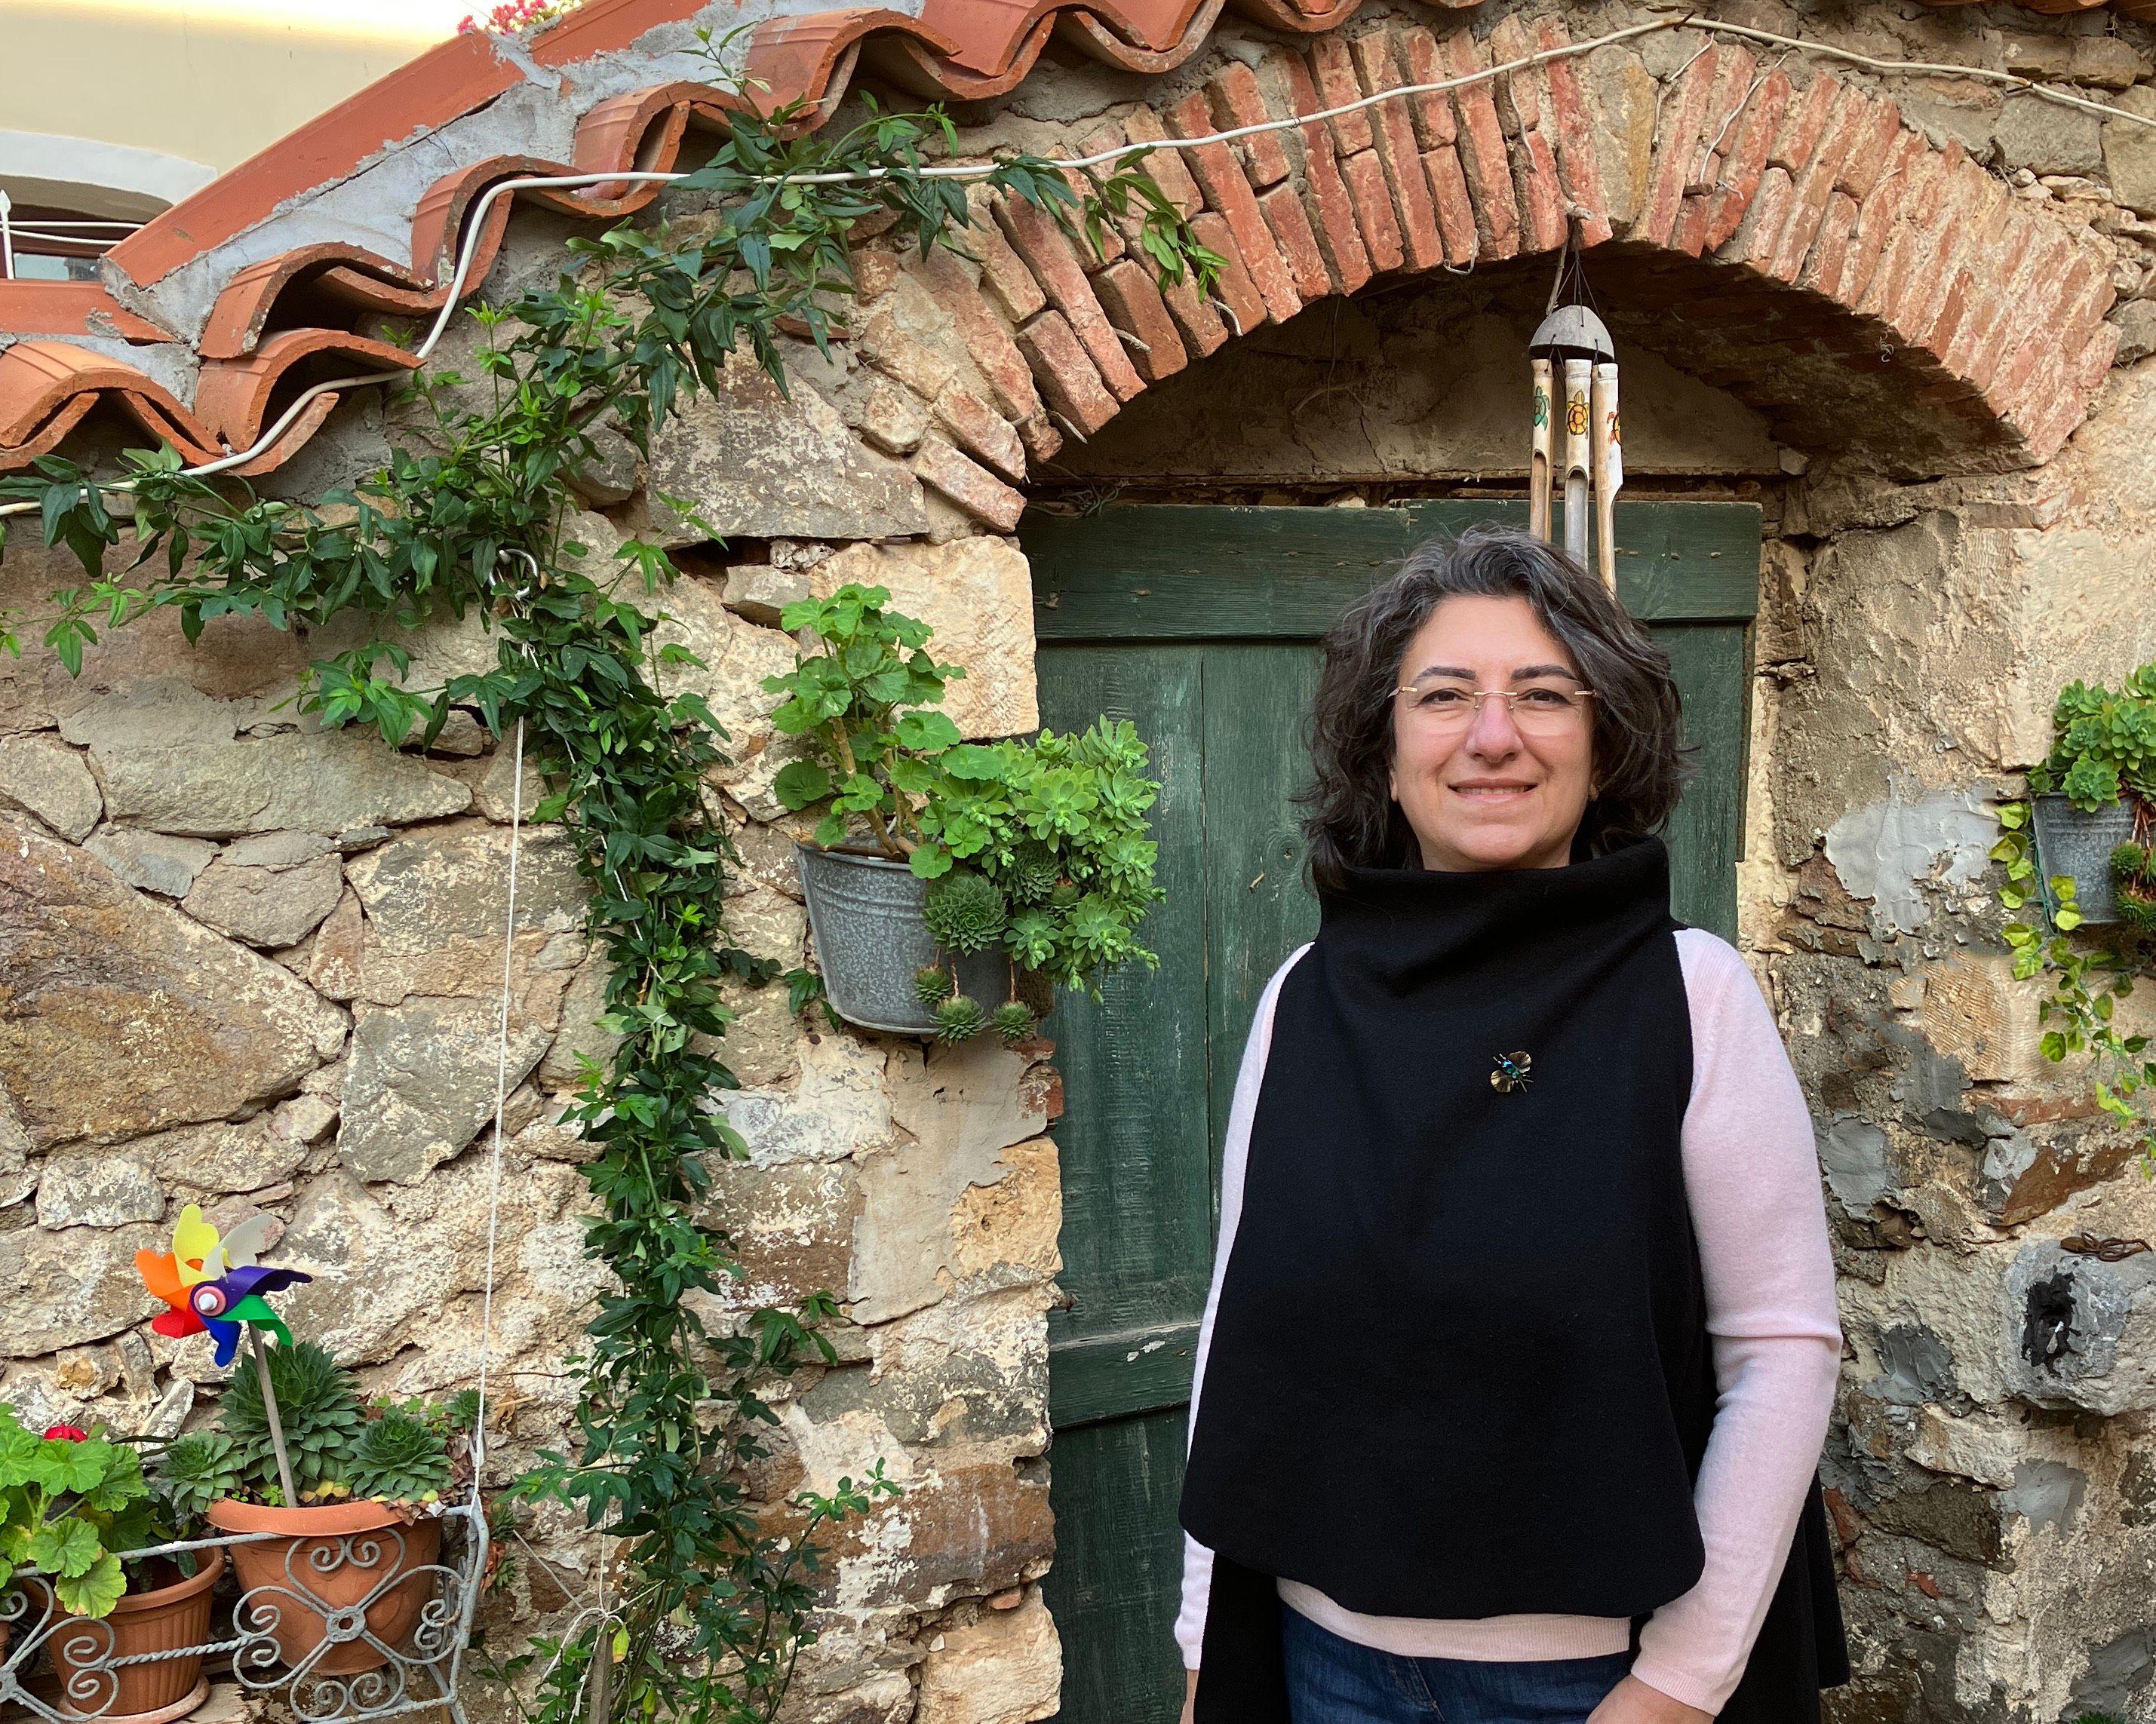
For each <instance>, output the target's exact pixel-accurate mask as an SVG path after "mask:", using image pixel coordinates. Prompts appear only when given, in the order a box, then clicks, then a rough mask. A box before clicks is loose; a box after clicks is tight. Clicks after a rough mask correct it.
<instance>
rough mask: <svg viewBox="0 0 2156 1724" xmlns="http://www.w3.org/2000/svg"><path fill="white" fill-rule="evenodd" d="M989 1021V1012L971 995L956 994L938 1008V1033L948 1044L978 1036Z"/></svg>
mask: <svg viewBox="0 0 2156 1724" xmlns="http://www.w3.org/2000/svg"><path fill="white" fill-rule="evenodd" d="M987 1025H988V1012H987V1011H986V1009H985V1008H983V1006H982V1004H981V1003H980V1002H979V1001H978V1000H977V999H975V998H973V995H971V994H969V993H954V994H952V996H951V998H948V999H947V1000H946V1001H944V1002H943V1003H942V1005H940V1006H938V1007H937V1008H936V1033H937V1035H939V1036H941V1037H942V1039H944V1040H945V1041H947V1042H962V1041H964V1040H966V1039H968V1038H969V1037H972V1036H977V1035H978V1034H980V1033H981V1031H982V1030H983V1029H985V1028H986V1027H987Z"/></svg>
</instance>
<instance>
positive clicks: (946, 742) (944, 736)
mask: <svg viewBox="0 0 2156 1724" xmlns="http://www.w3.org/2000/svg"><path fill="white" fill-rule="evenodd" d="M897 731H898V746H899V747H901V748H911V749H916V750H918V751H919V752H922V753H927V752H932V751H933V750H936V749H939V748H949V747H952V745H953V744H955V743H956V742H957V741H958V740H959V731H958V726H957V725H956V724H954V723H952V721H951V717H950V715H949V714H947V713H942V712H906V713H901V714H900V715H899V720H898V725H897ZM961 776H962V775H961Z"/></svg>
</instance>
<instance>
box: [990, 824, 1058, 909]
mask: <svg viewBox="0 0 2156 1724" xmlns="http://www.w3.org/2000/svg"><path fill="white" fill-rule="evenodd" d="M1062 875H1063V870H1062V866H1061V865H1060V863H1059V861H1058V860H1057V859H1056V854H1055V849H1054V847H1053V846H1051V845H1049V844H1043V843H1042V842H1041V841H1040V840H1039V839H1037V838H1029V839H1026V840H1025V841H1024V843H1023V844H1019V846H1018V847H1017V848H1016V849H1014V850H1013V851H1012V852H1011V860H1010V866H1009V868H1007V869H1005V870H1004V880H1005V882H1006V883H1007V884H1008V885H1009V887H1010V895H1011V901H1012V902H1013V903H1014V904H1019V905H1025V906H1029V905H1034V904H1039V903H1041V902H1042V901H1043V900H1045V899H1046V898H1047V896H1048V895H1049V894H1050V892H1052V891H1054V890H1055V882H1056V881H1057V880H1060V879H1061V878H1062Z"/></svg>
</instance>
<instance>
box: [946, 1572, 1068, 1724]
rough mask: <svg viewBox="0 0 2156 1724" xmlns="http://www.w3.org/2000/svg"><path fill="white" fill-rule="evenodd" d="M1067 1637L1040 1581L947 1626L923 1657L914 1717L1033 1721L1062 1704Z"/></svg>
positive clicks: (949, 1721) (976, 1723) (1003, 1723)
mask: <svg viewBox="0 0 2156 1724" xmlns="http://www.w3.org/2000/svg"><path fill="white" fill-rule="evenodd" d="M1062 1686H1063V1643H1062V1641H1061V1640H1060V1639H1059V1638H1057V1635H1056V1632H1055V1621H1054V1619H1052V1618H1050V1615H1049V1614H1048V1606H1047V1604H1046V1603H1044V1602H1043V1600H1042V1598H1041V1596H1040V1591H1039V1588H1037V1587H1036V1588H1029V1589H1028V1591H1027V1592H1026V1594H1025V1596H1024V1598H1022V1599H1020V1600H1019V1603H1018V1605H1017V1607H1016V1608H1015V1609H1009V1610H984V1611H983V1612H982V1613H981V1614H980V1615H979V1616H978V1619H975V1620H974V1621H973V1622H969V1623H966V1624H962V1625H954V1626H951V1627H947V1628H945V1629H943V1630H942V1632H941V1633H940V1634H937V1636H936V1638H935V1639H933V1640H932V1641H931V1642H930V1643H929V1650H928V1656H927V1657H926V1658H924V1659H923V1660H921V1702H920V1706H919V1708H918V1710H916V1711H915V1713H914V1715H913V1716H914V1724H1029V1721H1031V1720H1033V1719H1036V1718H1047V1717H1052V1716H1055V1711H1056V1708H1057V1707H1058V1706H1060V1704H1061V1691H1062Z"/></svg>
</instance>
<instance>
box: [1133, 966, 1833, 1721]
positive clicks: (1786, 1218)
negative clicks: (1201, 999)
mask: <svg viewBox="0 0 2156 1724" xmlns="http://www.w3.org/2000/svg"><path fill="white" fill-rule="evenodd" d="M1676 942H1677V954H1678V959H1679V962H1680V964H1681V967H1682V970H1683V972H1684V983H1685V993H1686V1000H1687V1003H1688V1004H1689V1006H1690V1008H1691V1036H1692V1083H1691V1096H1690V1098H1689V1100H1688V1101H1687V1103H1686V1109H1685V1116H1684V1129H1683V1136H1682V1152H1683V1158H1684V1180H1685V1194H1686V1198H1687V1200H1688V1201H1689V1203H1690V1204H1691V1216H1692V1228H1693V1231H1694V1233H1695V1234H1696V1235H1697V1239H1698V1240H1699V1255H1700V1265H1701V1268H1702V1272H1703V1274H1704V1276H1705V1280H1706V1290H1707V1331H1708V1335H1709V1337H1710V1342H1711V1346H1712V1356H1713V1362H1714V1374H1715V1383H1716V1388H1717V1396H1716V1401H1715V1417H1714V1428H1713V1430H1712V1434H1710V1436H1709V1437H1708V1439H1707V1453H1706V1455H1705V1457H1704V1459H1703V1460H1702V1462H1701V1464H1700V1469H1699V1475H1698V1478H1697V1482H1696V1484H1695V1485H1694V1489H1693V1506H1694V1509H1695V1511H1696V1512H1697V1515H1698V1516H1699V1527H1700V1534H1701V1537H1702V1541H1703V1542H1704V1543H1705V1545H1706V1547H1707V1565H1706V1568H1705V1569H1704V1571H1703V1572H1702V1574H1701V1576H1700V1578H1699V1580H1698V1582H1697V1584H1695V1585H1694V1586H1693V1587H1692V1588H1691V1590H1690V1591H1689V1592H1686V1593H1682V1594H1681V1595H1680V1596H1679V1597H1677V1598H1672V1599H1671V1600H1670V1602H1669V1603H1666V1604H1664V1605H1663V1606H1662V1607H1661V1609H1658V1610H1656V1611H1655V1613H1654V1614H1652V1615H1651V1616H1650V1618H1649V1619H1648V1620H1647V1622H1646V1624H1645V1626H1644V1627H1643V1628H1642V1629H1640V1652H1639V1656H1638V1657H1637V1658H1636V1659H1635V1660H1633V1664H1632V1674H1633V1675H1635V1676H1636V1677H1638V1678H1639V1679H1640V1680H1641V1681H1643V1682H1645V1683H1648V1684H1649V1685H1650V1686H1653V1687H1655V1688H1657V1689H1660V1690H1661V1691H1662V1692H1663V1693H1665V1694H1667V1695H1670V1696H1672V1697H1673V1698H1675V1699H1676V1700H1679V1701H1683V1702H1684V1703H1685V1704H1686V1705H1687V1706H1697V1707H1698V1708H1700V1710H1702V1711H1705V1712H1708V1713H1714V1712H1717V1711H1720V1710H1721V1708H1722V1703H1723V1702H1724V1701H1727V1699H1728V1698H1729V1696H1730V1693H1731V1691H1732V1690H1733V1689H1734V1688H1735V1687H1736V1686H1737V1682H1738V1678H1739V1677H1740V1676H1742V1675H1743V1673H1744V1661H1745V1659H1746V1658H1747V1656H1748V1655H1749V1654H1750V1652H1751V1650H1752V1642H1753V1639H1754V1637H1756V1636H1757V1634H1758V1632H1759V1624H1760V1621H1761V1619H1763V1617H1764V1616H1765V1615H1766V1613H1767V1604H1768V1599H1769V1598H1771V1597H1772V1595H1773V1593H1774V1583H1775V1582H1776V1580H1777V1579H1779V1577H1780V1574H1781V1571H1782V1566H1783V1563H1784V1561H1785V1559H1786V1558H1787V1556H1788V1553H1789V1542H1790V1539H1791V1538H1792V1537H1794V1534H1795V1532H1796V1525H1797V1516H1798V1513H1799V1511H1800V1510H1801V1509H1802V1507H1803V1506H1804V1492H1805V1491H1807V1490H1809V1488H1810V1486H1811V1482H1812V1476H1813V1470H1814V1469H1815V1467H1816V1466H1817V1465H1818V1463H1819V1456H1820V1446H1821V1444H1823V1443H1824V1442H1825V1438H1826V1427H1827V1419H1828V1415H1829V1414H1830V1411H1831V1410H1832V1407H1833V1402H1834V1389H1835V1378H1836V1377H1837V1375H1838V1374H1839V1373H1840V1360H1841V1326H1840V1321H1839V1319H1838V1317H1837V1316H1836V1312H1835V1297H1834V1263H1833V1259H1832V1256H1831V1255H1830V1251H1829V1248H1828V1244H1827V1232H1826V1211H1825V1202H1824V1200H1823V1198H1821V1195H1820V1177H1819V1162H1818V1158H1817V1157H1818V1152H1817V1147H1816V1146H1815V1143H1814V1142H1813V1138H1812V1125H1811V1116H1810V1115H1809V1112H1808V1111H1806V1108H1805V1106H1804V1094H1803V1091H1802V1090H1800V1089H1799V1087H1798V1084H1797V1079H1796V1074H1795V1073H1794V1071H1793V1070H1791V1069H1790V1066H1789V1054H1787V1052H1786V1051H1785V1050H1784V1048H1783V1046H1782V1041H1781V1037H1780V1034H1779V1032H1778V1031H1777V1030H1776V1029H1775V1025H1774V1014H1773V1013H1772V1011H1771V1010H1770V1009H1769V1008H1768V1004H1767V1002H1766V999H1765V998H1764V997H1763V995H1762V994H1761V993H1760V992H1759V985H1758V983H1757V982H1755V981H1754V980H1753V977H1752V972H1750V971H1749V970H1748V969H1747V968H1746V967H1745V964H1744V960H1743V958H1742V957H1739V956H1738V952H1737V949H1736V948H1735V947H1732V946H1731V945H1730V944H1729V942H1727V941H1726V940H1723V939H1722V938H1721V937H1719V936H1717V935H1714V934H1711V933H1708V932H1707V931H1705V930H1704V929H1700V928H1684V929H1680V930H1679V931H1677V933H1676ZM1308 950H1309V947H1306V946H1305V947H1298V948H1297V949H1296V951H1295V952H1293V953H1291V955H1290V956H1289V957H1288V959H1287V961H1286V962H1285V963H1283V964H1282V965H1281V967H1280V968H1279V969H1278V970H1276V971H1275V972H1273V977H1272V979H1271V980H1270V982H1268V983H1266V984H1265V993H1264V994H1263V995H1262V996H1261V997H1260V999H1259V1002H1258V1008H1257V1013H1256V1015H1255V1017H1254V1018H1253V1019H1252V1021H1251V1024H1250V1038H1249V1039H1248V1041H1247V1042H1246V1043H1245V1045H1244V1049H1243V1062H1242V1066H1241V1070H1240V1072H1239V1074H1238V1075H1237V1078H1236V1082H1235V1096H1234V1099H1233V1101H1232V1102H1231V1104H1230V1106H1229V1114H1228V1128H1227V1136H1226V1142H1225V1144H1224V1154H1223V1162H1222V1169H1221V1181H1220V1239H1219V1246H1218V1248H1217V1249H1216V1251H1215V1254H1214V1265H1213V1285H1212V1290H1211V1292H1210V1293H1209V1295H1208V1296H1207V1298H1206V1301H1205V1314H1204V1319H1203V1320H1202V1321H1201V1322H1200V1324H1199V1331H1198V1359H1197V1368H1196V1381H1195V1382H1194V1383H1193V1388H1192V1391H1191V1403H1190V1410H1191V1417H1192V1419H1193V1422H1194V1420H1195V1419H1196V1416H1197V1411H1198V1393H1199V1388H1201V1387H1202V1385H1203V1383H1204V1375H1205V1357H1206V1353H1207V1351H1208V1349H1209V1346H1210V1343H1211V1341H1212V1337H1213V1314H1214V1307H1215V1306H1217V1305H1218V1303H1219V1298H1220V1280H1221V1276H1222V1274H1223V1272H1224V1270H1225V1268H1226V1266H1227V1262H1228V1253H1229V1248H1230V1246H1231V1245H1232V1244H1234V1242H1235V1221H1236V1217H1237V1215H1238V1214H1239V1213H1240V1210H1241V1208H1242V1198H1243V1170H1244V1162H1245V1157H1246V1156H1247V1154H1248V1152H1249V1147H1250V1117H1251V1115H1252V1113H1253V1111H1255V1108H1256V1106H1257V1099H1258V1086H1259V1084H1260V1080H1262V1079H1263V1077H1264V1075H1265V1055H1266V1052H1267V1050H1268V1049H1269V1048H1270V1044H1271V1040H1272V1018H1273V1003H1274V1001H1275V1000H1276V998H1278V996H1279V993H1280V986H1281V978H1282V977H1285V976H1286V974H1287V972H1288V970H1289V968H1290V967H1291V966H1292V965H1293V964H1294V962H1295V961H1296V959H1297V958H1299V957H1301V956H1302V954H1303V952H1306V951H1308ZM1185 1441H1186V1444H1187V1442H1188V1438H1187V1436H1186V1439H1185ZM1212 1573H1213V1553H1212V1552H1210V1551H1209V1550H1208V1549H1206V1547H1204V1546H1203V1545H1201V1544H1199V1542H1197V1540H1195V1539H1194V1538H1192V1537H1190V1536H1189V1535H1188V1533H1186V1534H1184V1535H1183V1604H1182V1609H1181V1611H1180V1612H1179V1614H1178V1615H1177V1618H1176V1621H1175V1638H1176V1641H1177V1644H1178V1645H1180V1646H1181V1648H1182V1649H1183V1664H1184V1665H1185V1666H1186V1667H1188V1668H1189V1669H1193V1670H1194V1669H1196V1668H1197V1667H1198V1664H1199V1648H1200V1647H1201V1645H1202V1644H1203V1642H1204V1632H1205V1606H1206V1596H1207V1593H1208V1590H1209V1587H1210V1584H1211V1581H1212ZM1276 1586H1277V1589H1278V1591H1279V1593H1280V1595H1281V1598H1284V1599H1286V1601H1287V1603H1289V1604H1291V1606H1293V1607H1294V1608H1295V1609H1297V1610H1300V1611H1301V1612H1302V1613H1303V1614H1305V1615H1306V1616H1309V1617H1311V1618H1313V1619H1315V1620H1317V1622H1319V1623H1322V1624H1324V1626H1326V1627H1327V1628H1328V1629H1332V1631H1333V1632H1334V1633H1335V1634H1341V1635H1344V1636H1345V1637H1346V1638H1347V1639H1351V1640H1358V1641H1360V1642H1362V1643H1363V1644H1366V1645H1370V1646H1376V1647H1379V1648H1382V1649H1383V1650H1387V1651H1390V1652H1398V1653H1404V1654H1407V1655H1410V1656H1413V1657H1418V1658H1455V1659H1491V1660H1533V1659H1553V1658H1584V1657H1590V1656H1594V1655H1599V1654H1603V1653H1609V1652H1622V1651H1624V1650H1625V1648H1626V1647H1627V1646H1628V1645H1629V1644H1630V1622H1629V1621H1628V1620H1627V1619H1625V1618H1624V1617H1598V1616H1557V1615H1548V1616H1543V1615H1512V1616H1490V1617H1481V1618H1476V1619H1468V1620H1445V1619H1436V1618H1431V1617H1408V1616H1368V1615H1363V1614H1360V1613H1358V1612H1356V1611H1352V1610H1346V1609H1342V1608H1341V1607H1340V1606H1339V1605H1337V1604H1336V1603H1333V1602H1332V1599H1330V1598H1327V1597H1326V1596H1325V1594H1324V1593H1321V1592H1318V1591H1317V1590H1316V1589H1315V1588H1312V1587H1308V1586H1306V1585H1303V1584H1302V1583H1300V1582H1298V1581H1292V1580H1288V1579H1286V1578H1282V1579H1281V1580H1279V1581H1278V1582H1277V1583H1276Z"/></svg>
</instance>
